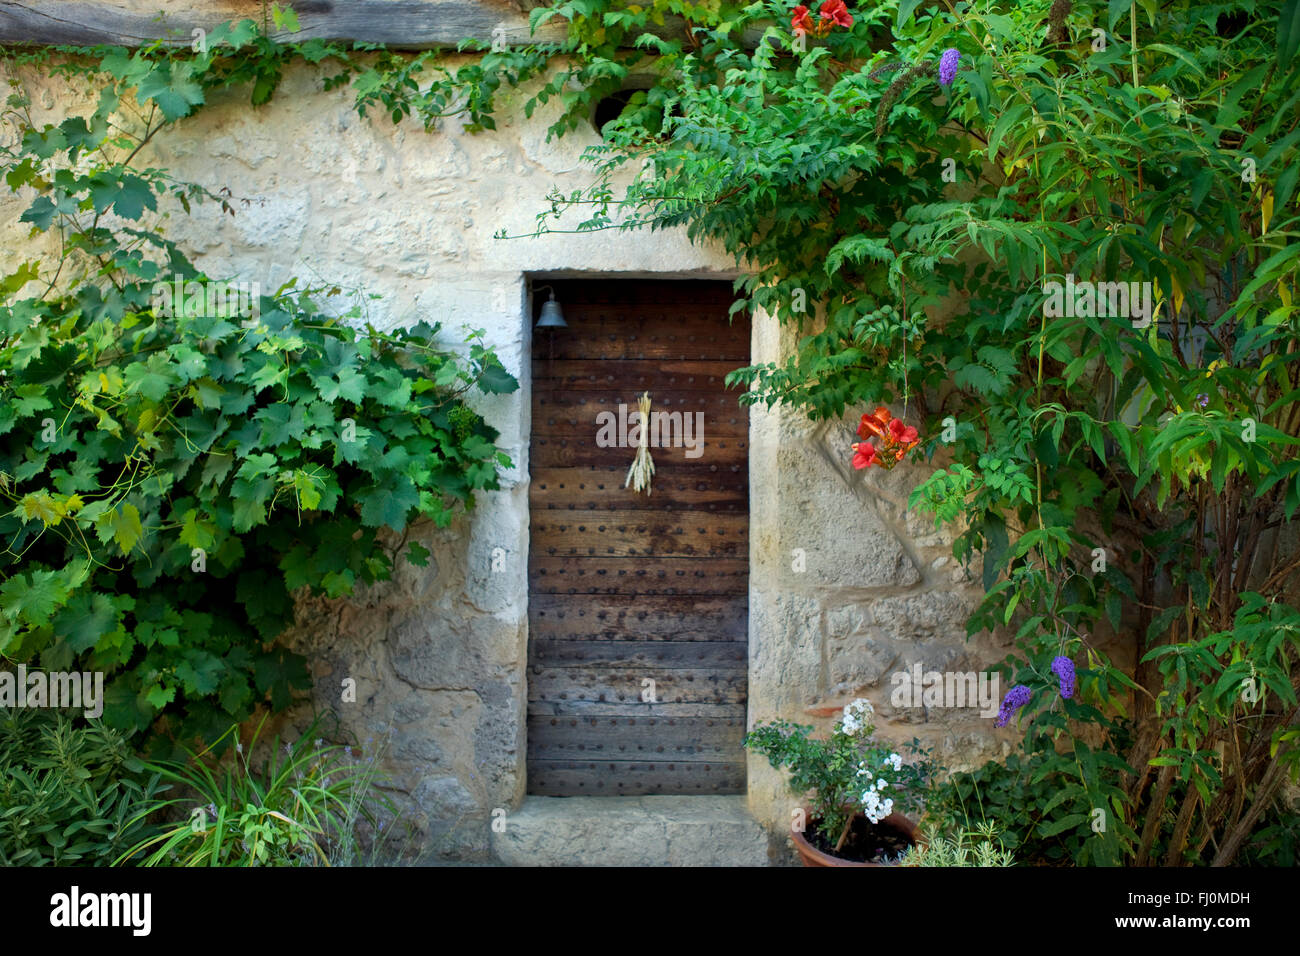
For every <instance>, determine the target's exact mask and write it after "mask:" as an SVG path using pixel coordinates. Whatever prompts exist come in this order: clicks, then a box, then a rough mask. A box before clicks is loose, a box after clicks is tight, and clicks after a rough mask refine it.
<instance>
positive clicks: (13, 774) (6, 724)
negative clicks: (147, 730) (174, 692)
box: [0, 708, 167, 866]
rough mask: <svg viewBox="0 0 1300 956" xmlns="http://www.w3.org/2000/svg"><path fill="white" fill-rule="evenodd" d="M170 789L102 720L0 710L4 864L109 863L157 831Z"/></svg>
mask: <svg viewBox="0 0 1300 956" xmlns="http://www.w3.org/2000/svg"><path fill="white" fill-rule="evenodd" d="M166 789H167V787H166V786H160V785H159V777H158V776H149V775H148V774H146V773H145V772H144V767H143V765H142V764H141V763H140V762H139V761H138V760H137V759H136V758H135V756H134V754H133V752H132V748H131V747H130V744H129V742H128V740H127V738H126V737H125V736H124V735H122V734H120V733H118V732H117V731H115V730H112V729H111V728H109V727H105V726H104V725H103V724H102V723H100V722H99V721H96V720H92V721H90V722H89V723H88V724H86V723H82V722H79V721H74V720H73V719H72V718H70V717H67V716H65V715H63V714H61V713H59V712H57V711H52V710H40V709H36V710H14V709H9V708H5V709H3V710H0V865H3V866H109V865H111V864H112V863H113V862H114V861H115V860H116V859H117V858H118V857H119V856H120V855H121V854H122V853H123V852H124V851H125V850H127V849H128V848H129V847H131V846H132V844H134V843H135V842H136V841H138V840H141V839H147V838H148V837H150V836H151V835H152V834H154V833H155V832H156V831H157V829H158V827H157V825H155V824H153V823H151V822H150V821H149V811H148V808H149V807H151V806H153V804H154V803H155V802H156V801H157V799H158V795H159V794H160V793H162V792H163V791H165V790H166Z"/></svg>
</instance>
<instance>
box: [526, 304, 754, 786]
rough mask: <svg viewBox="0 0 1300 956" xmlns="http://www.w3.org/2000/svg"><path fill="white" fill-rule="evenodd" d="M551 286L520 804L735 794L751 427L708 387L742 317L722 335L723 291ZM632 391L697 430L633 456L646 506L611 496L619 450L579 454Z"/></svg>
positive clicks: (541, 368)
mask: <svg viewBox="0 0 1300 956" xmlns="http://www.w3.org/2000/svg"><path fill="white" fill-rule="evenodd" d="M552 284H553V285H554V286H555V290H556V298H557V300H558V301H559V303H560V305H561V307H562V308H563V310H564V318H565V321H566V322H567V323H568V328H567V329H563V330H560V331H558V332H555V333H547V332H546V331H544V330H538V331H536V332H535V333H534V337H533V367H532V372H533V408H532V417H533V422H532V446H531V452H530V471H531V484H530V486H529V508H530V511H531V525H530V533H531V544H530V549H529V550H530V554H529V612H528V622H529V634H530V637H529V654H528V665H529V666H528V791H529V792H530V793H535V794H546V795H551V796H574V795H591V796H621V795H632V794H722V793H743V792H744V790H745V767H744V754H743V749H742V747H741V739H742V738H743V737H744V732H745V700H746V666H747V651H746V645H747V635H748V618H749V602H748V596H747V590H748V583H749V484H748V463H747V454H748V452H747V449H748V445H749V415H748V410H747V409H746V408H743V407H742V406H741V405H740V403H739V400H738V399H739V394H740V393H739V391H737V390H735V389H727V388H725V387H724V385H723V378H724V376H725V375H726V374H727V373H728V372H730V371H732V370H733V369H736V368H739V367H740V366H742V365H746V364H748V362H749V330H750V323H749V319H748V317H747V316H745V315H741V314H738V315H737V316H735V319H734V321H731V322H728V315H727V313H728V309H729V308H730V305H731V302H732V301H733V296H732V294H731V284H730V283H729V282H711V281H641V280H613V281H588V280H583V281H561V282H554V283H552ZM547 297H548V293H546V292H542V293H540V294H539V295H537V296H536V297H535V298H536V299H537V301H536V302H535V304H534V309H535V312H534V319H535V318H536V316H537V314H538V312H539V311H540V308H541V305H542V302H543V301H544V300H545V299H546V298H547ZM647 391H648V392H649V393H650V397H651V399H652V402H653V406H652V410H651V411H652V415H653V414H654V413H655V412H668V413H672V412H681V413H683V418H682V421H683V422H685V421H686V419H685V417H684V416H685V414H686V413H692V414H693V413H702V419H701V418H700V416H699V415H696V417H695V418H694V421H695V422H697V423H699V422H701V421H702V426H703V427H702V433H703V436H702V437H703V444H702V446H701V445H699V444H698V442H697V441H694V442H692V444H693V445H694V447H660V448H651V450H650V452H651V455H652V457H653V459H654V465H655V474H654V479H653V484H652V487H651V491H650V493H649V494H648V495H647V494H645V493H644V492H642V493H639V494H638V493H634V492H633V491H632V490H631V488H625V487H624V481H625V479H626V477H627V470H628V466H629V465H630V464H631V462H632V460H633V458H634V456H635V454H636V449H635V447H619V446H617V445H614V446H611V447H602V444H608V439H609V438H610V437H611V436H612V434H613V432H612V431H606V432H605V433H604V438H603V439H602V442H598V441H597V437H598V432H599V429H600V424H602V423H604V424H610V423H612V420H613V419H615V418H617V416H619V413H620V410H619V405H620V404H623V405H624V406H625V411H626V413H627V414H628V415H629V416H630V414H631V413H632V412H635V411H636V409H637V398H638V396H640V395H641V393H642V392H647ZM602 412H607V413H610V415H609V416H607V417H606V418H604V419H598V416H599V415H601V413H602ZM632 421H633V422H635V420H634V419H633V420H632ZM665 430H668V429H665ZM629 431H630V429H629ZM672 436H673V437H679V438H681V439H682V441H683V442H685V439H686V438H687V437H688V436H687V435H686V433H685V432H684V431H673V432H672ZM629 437H634V436H632V435H629ZM690 437H691V438H692V439H698V437H699V436H698V435H695V434H692V435H691V436H690ZM688 455H689V457H688ZM651 682H653V683H651ZM651 691H653V695H651V693H650V692H651ZM651 696H653V699H652V700H648V699H645V698H648V697H651Z"/></svg>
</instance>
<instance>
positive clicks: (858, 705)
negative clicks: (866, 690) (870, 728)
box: [840, 697, 876, 737]
mask: <svg viewBox="0 0 1300 956" xmlns="http://www.w3.org/2000/svg"><path fill="white" fill-rule="evenodd" d="M875 712H876V711H875V708H873V707H872V706H871V701H869V700H867V699H866V698H865V697H859V698H858V699H857V700H854V701H850V702H849V703H847V704H845V705H844V716H843V717H841V718H840V729H841V730H842V731H843V732H844V733H846V734H848V735H849V736H850V737H852V736H855V735H857V734H859V733H861V732H862V730H863V728H864V727H865V726H866V723H867V718H868V717H870V716H871V715H872V714H874V713H875Z"/></svg>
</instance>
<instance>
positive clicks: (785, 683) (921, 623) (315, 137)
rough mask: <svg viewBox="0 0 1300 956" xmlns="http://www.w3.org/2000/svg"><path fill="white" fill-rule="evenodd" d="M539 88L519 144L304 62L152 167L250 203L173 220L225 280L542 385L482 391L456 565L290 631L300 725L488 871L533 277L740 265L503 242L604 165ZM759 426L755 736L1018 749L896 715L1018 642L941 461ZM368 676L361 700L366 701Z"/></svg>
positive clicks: (17, 208)
mask: <svg viewBox="0 0 1300 956" xmlns="http://www.w3.org/2000/svg"><path fill="white" fill-rule="evenodd" d="M36 86H37V88H38V95H37V96H36V106H37V109H38V115H39V116H40V117H42V118H48V119H51V120H53V121H57V119H58V118H59V117H60V116H61V115H63V114H64V113H65V112H67V111H68V110H74V111H81V112H89V110H90V109H91V108H92V106H93V96H94V91H93V90H90V89H89V88H87V87H85V86H84V84H83V85H81V86H76V87H74V88H72V89H68V88H67V87H65V86H63V85H62V83H59V84H54V83H52V82H51V81H40V83H37V84H36ZM521 99H522V97H521V95H520V94H518V93H513V94H507V95H506V96H505V97H504V102H503V103H502V106H503V109H502V112H501V118H500V121H499V125H500V129H499V131H497V132H494V133H484V134H479V135H469V134H466V133H465V132H464V131H463V130H462V129H461V128H460V127H459V126H458V124H457V123H455V122H448V123H446V124H445V125H444V126H443V128H441V129H439V130H437V131H434V132H432V133H427V132H425V131H423V130H422V129H420V128H419V127H418V126H417V125H415V124H412V123H407V124H406V125H404V126H400V127H394V126H393V125H392V124H391V123H390V122H389V121H388V120H387V119H386V118H383V117H371V118H370V119H364V120H363V119H361V118H359V117H358V116H357V115H356V113H355V111H354V109H353V106H352V98H351V94H350V93H349V91H348V90H346V89H343V90H337V91H333V92H328V93H327V92H323V91H322V89H321V81H320V73H318V72H317V71H315V70H313V69H309V68H305V67H300V68H295V69H293V70H291V71H290V72H289V73H288V75H287V76H286V77H285V80H284V83H283V86H282V88H281V89H280V91H279V92H278V93H277V95H276V96H275V98H274V99H273V100H272V102H271V103H270V104H269V105H268V106H265V107H261V108H252V107H250V106H249V104H248V100H247V94H246V92H241V93H239V94H226V95H223V96H222V97H221V98H220V99H216V98H214V102H212V103H210V104H209V106H208V107H207V108H205V109H204V110H202V111H201V112H200V113H199V114H198V115H197V116H196V117H195V118H193V119H190V120H186V121H183V122H181V123H180V124H179V126H178V127H176V128H174V129H170V130H168V131H166V132H165V133H164V134H163V135H161V136H160V137H159V138H158V139H157V140H156V141H155V143H154V144H152V145H151V147H150V148H149V150H148V151H147V155H146V156H143V157H142V159H143V161H144V162H145V163H146V164H148V165H152V166H159V167H165V168H168V169H170V170H171V171H172V172H173V173H174V174H175V175H176V176H177V177H179V178H181V179H184V180H193V181H196V182H199V183H202V184H203V185H204V186H206V187H208V188H209V189H212V190H219V189H222V188H228V189H229V190H230V191H231V194H232V197H233V200H232V201H233V203H234V206H235V209H236V215H234V216H233V217H231V216H226V215H222V214H221V213H220V212H219V211H218V209H217V208H216V207H215V206H214V205H204V206H199V207H196V209H195V211H194V213H193V215H192V216H188V217H187V216H185V215H184V214H183V213H181V212H180V211H179V209H174V210H172V214H171V216H170V220H169V222H168V223H167V224H166V231H167V234H168V235H169V236H171V237H172V238H175V239H178V240H180V241H181V242H182V243H183V244H184V245H185V246H187V247H188V248H189V249H190V250H191V251H192V253H193V254H194V255H195V257H196V259H197V261H198V263H199V264H200V265H201V266H202V267H203V268H204V269H205V270H206V271H207V272H208V273H209V274H210V275H212V276H214V277H216V276H227V277H230V278H237V279H239V280H241V281H253V282H259V283H260V284H261V287H262V288H263V289H264V290H271V289H274V288H276V287H277V286H278V285H279V284H280V283H281V282H283V281H285V280H286V279H288V278H289V277H290V276H295V275H296V276H299V277H302V278H303V279H305V280H318V281H329V282H331V283H337V284H339V285H341V286H343V287H345V288H347V289H350V290H364V292H365V293H376V294H378V295H380V296H382V298H381V299H379V300H376V301H374V302H369V303H367V310H368V315H369V318H370V320H371V321H372V322H374V323H375V324H376V325H378V326H380V327H383V328H393V327H398V326H403V325H408V324H413V323H415V322H417V321H420V320H437V321H440V322H442V323H443V325H444V328H445V329H446V330H448V332H449V333H450V334H451V335H453V336H454V335H455V334H457V330H458V329H459V328H460V327H461V326H462V325H468V326H470V327H475V328H483V329H486V333H487V341H488V343H489V344H491V345H493V346H494V347H495V348H496V349H497V350H498V352H499V354H500V356H501V358H502V359H503V361H504V362H505V365H506V367H507V368H508V369H509V370H510V371H511V372H512V373H514V374H515V375H517V376H518V377H519V378H520V381H521V384H522V388H521V389H520V391H518V392H516V393H515V394H513V395H505V396H494V397H490V398H485V399H482V400H481V410H482V411H483V413H484V414H485V415H486V416H487V418H488V420H489V421H490V422H492V424H493V425H495V426H496V427H497V428H499V429H500V430H501V433H502V437H501V441H500V444H501V446H502V447H503V449H504V450H505V451H506V452H507V453H508V454H509V455H510V456H511V458H512V459H513V461H514V463H515V467H514V468H513V469H512V470H511V471H510V472H509V473H508V474H507V476H506V479H505V481H504V484H503V488H502V490H501V491H499V492H494V493H490V494H484V495H481V496H480V498H479V501H478V506H477V508H475V510H474V511H473V512H472V513H471V514H468V515H465V516H463V517H462V518H460V519H458V520H457V521H456V522H455V523H454V524H453V525H452V526H451V527H450V528H448V529H445V530H435V529H429V528H426V529H423V530H421V531H420V535H421V536H422V537H423V539H424V540H425V542H426V544H427V546H428V547H430V548H431V549H432V552H433V557H432V559H431V561H430V564H429V566H428V567H427V568H423V569H422V568H414V567H402V568H401V569H400V570H399V571H398V573H397V574H396V576H395V578H394V580H393V581H391V582H387V583H384V584H382V585H379V586H376V587H373V588H370V589H368V590H366V591H364V592H363V593H361V594H359V595H357V596H356V597H354V598H353V599H352V600H349V601H324V600H310V601H303V602H302V603H301V604H300V606H299V608H298V619H297V623H296V625H295V627H294V628H292V630H291V631H290V633H289V634H287V635H286V641H287V643H289V644H290V645H291V646H292V647H294V648H295V649H297V650H299V651H301V652H302V653H304V654H306V655H307V657H308V658H309V660H310V661H311V665H312V669H313V676H314V679H315V693H314V695H313V696H314V699H313V700H312V701H311V702H307V703H304V704H303V705H302V706H301V707H299V708H298V709H297V710H296V711H295V712H294V713H293V714H291V715H289V717H288V718H287V719H286V721H285V722H286V723H287V724H290V725H294V724H297V725H301V723H302V721H303V719H304V717H305V715H306V714H307V713H308V712H309V711H310V710H311V709H312V707H318V708H322V709H329V710H332V711H335V712H336V713H338V715H339V716H340V718H341V721H342V723H343V726H344V728H345V729H346V730H348V731H350V732H351V733H352V734H354V735H355V736H356V738H357V739H358V740H360V741H363V744H362V747H363V749H368V750H369V751H370V752H371V753H380V754H382V760H383V765H384V767H385V769H386V770H387V771H388V772H390V773H391V774H392V777H393V785H394V788H395V789H394V796H395V797H396V798H397V799H398V802H399V804H400V805H401V806H402V808H403V810H404V811H405V812H406V814H407V815H408V818H409V819H410V820H411V821H412V822H413V823H414V824H415V825H416V826H417V827H418V829H419V836H418V841H417V842H418V843H419V846H420V847H421V848H422V849H423V850H425V851H427V853H428V854H429V855H430V856H431V857H436V858H441V859H464V860H481V859H485V858H487V857H488V855H489V854H490V848H489V822H490V817H491V814H492V811H493V810H494V809H496V808H502V809H505V810H507V811H510V810H513V809H515V808H517V807H518V806H519V804H520V802H521V801H522V799H523V796H524V792H525V767H524V754H525V741H524V736H523V735H524V715H525V706H526V700H527V693H526V683H525V681H526V675H525V662H526V658H527V654H526V648H527V577H526V575H527V554H528V513H527V475H528V436H529V430H530V423H529V398H528V397H529V376H528V373H529V367H528V361H527V356H528V355H529V350H530V347H531V341H530V323H529V321H528V319H527V316H528V314H529V311H528V291H527V285H528V280H529V278H530V277H533V276H548V275H550V276H560V275H565V276H579V275H582V276H593V277H595V276H616V275H617V276H654V277H663V278H668V277H678V278H682V279H689V278H691V277H699V278H719V277H729V276H733V275H735V271H734V264H733V263H732V262H731V261H730V260H729V259H728V258H727V257H726V256H725V255H723V254H722V253H721V252H720V251H719V250H716V249H709V248H697V247H693V246H692V245H691V244H689V243H688V242H687V240H686V239H685V237H684V235H682V234H680V233H665V232H655V233H653V234H651V233H648V232H641V233H634V234H619V233H603V234H596V235H550V236H545V237H541V238H536V239H515V240H505V241H502V240H494V239H493V238H492V236H493V234H494V233H495V232H497V231H498V230H501V229H505V230H507V231H508V232H509V233H512V234H515V233H525V232H528V231H529V230H530V229H531V228H532V226H533V221H534V216H535V215H536V213H537V212H538V211H539V210H540V209H542V208H543V205H544V203H543V199H544V196H545V195H546V193H547V192H548V191H549V190H550V189H551V188H552V187H554V186H559V187H560V188H561V189H563V190H566V191H567V190H572V189H576V188H579V187H581V186H582V185H584V184H585V183H586V182H587V177H586V175H585V173H584V171H583V169H582V166H581V162H580V157H581V154H582V151H583V149H584V148H585V147H586V146H588V145H590V144H592V143H594V142H595V141H596V135H595V133H594V131H591V130H584V131H582V132H579V133H576V134H573V135H570V136H567V137H565V138H563V139H561V140H559V141H556V142H550V143H548V142H546V138H545V129H546V127H547V126H548V125H549V124H550V122H551V121H552V118H553V116H552V114H551V111H548V110H541V111H539V112H538V114H536V115H535V116H534V117H533V118H532V119H531V120H528V121H526V120H524V119H523V117H522V115H520V114H519V112H518V111H517V110H512V109H511V102H514V103H516V104H517V103H518V102H519V101H520V100H521ZM123 119H124V121H127V122H129V119H128V118H126V117H124V118H123ZM26 201H27V200H26V199H25V198H24V199H23V200H21V201H17V202H16V201H13V200H5V201H4V210H3V215H0V223H3V226H0V228H3V230H4V233H3V238H4V239H5V240H6V241H5V242H4V244H3V247H4V251H3V252H0V258H2V259H3V261H2V262H0V267H3V268H6V269H7V270H12V269H13V268H14V267H15V265H16V263H17V262H18V261H20V260H21V257H22V256H21V254H22V253H23V252H25V251H27V250H28V249H30V247H24V243H25V242H26V241H27V240H26V238H25V235H26V229H25V227H20V226H19V225H18V224H17V217H18V215H19V214H20V212H21V210H22V208H24V203H25V202H26ZM343 298H344V299H347V297H346V296H345V297H343ZM349 304H350V300H348V301H346V302H344V301H340V305H339V308H340V310H342V309H343V308H345V307H346V306H347V305H349ZM788 335H789V333H788V332H783V331H781V330H778V329H777V328H776V326H775V323H774V322H773V321H772V320H771V319H770V318H767V317H764V316H759V317H757V318H756V321H755V323H754V339H753V347H754V358H755V359H756V360H770V359H774V358H777V357H778V356H779V355H781V354H782V352H783V350H784V349H786V348H788V347H789V345H790V341H789V339H788ZM864 398H867V399H870V398H871V396H864ZM895 412H896V413H901V412H902V409H895ZM751 421H752V426H751V428H752V433H751V439H752V441H751V462H750V483H751V522H752V527H751V541H752V544H751V549H752V550H751V564H752V571H751V615H750V621H751V624H750V655H751V658H750V702H751V707H750V719H751V722H753V721H757V720H766V719H770V718H773V717H787V718H790V719H794V720H799V721H803V722H809V721H816V722H818V723H819V724H820V725H822V726H827V727H828V726H829V725H830V723H831V720H832V715H833V714H834V713H836V712H837V711H838V709H839V707H840V706H842V704H843V703H844V702H846V701H847V700H850V699H852V698H853V697H855V696H860V695H866V696H869V697H871V698H872V699H873V701H874V702H875V703H876V706H877V710H878V712H879V713H880V715H881V717H882V721H881V725H882V732H883V733H885V734H886V735H889V736H891V737H892V738H896V739H900V740H902V739H910V738H911V737H912V736H914V735H915V736H920V737H922V738H923V739H925V740H927V741H929V742H931V743H933V744H934V745H935V747H936V750H937V755H938V756H939V757H940V758H941V759H942V760H944V762H945V763H947V764H948V765H949V766H953V767H960V766H970V765H973V764H975V763H978V762H980V761H981V760H982V759H986V758H987V757H988V756H991V755H993V754H996V753H1002V752H1005V751H1006V750H1007V749H1008V747H1009V743H1008V742H1009V741H1010V740H1011V739H1013V737H1012V734H1011V732H1009V731H1008V732H1006V736H1005V737H998V736H995V735H994V734H993V732H992V731H991V726H990V723H991V722H990V721H988V720H986V719H985V720H980V719H978V718H976V717H975V716H974V713H975V712H974V711H963V712H955V711H954V712H948V711H936V710H934V709H925V708H909V709H903V710H897V709H895V708H892V707H891V706H890V704H889V689H890V682H889V675H890V674H891V673H893V672H894V671H896V670H900V669H905V668H906V667H908V666H910V665H911V664H912V663H913V662H921V663H923V664H924V666H925V668H926V669H927V670H931V669H933V670H979V669H981V668H983V667H985V666H987V664H988V663H990V662H992V661H994V660H997V659H1000V658H1001V657H1002V656H1003V655H1004V654H1005V653H1006V648H1005V647H1003V646H999V645H996V644H994V643H991V642H979V643H973V644H968V643H967V642H966V639H965V628H964V620H965V617H966V615H967V613H968V611H969V610H970V608H971V607H972V606H973V603H974V602H975V601H976V600H977V598H978V595H979V593H980V589H979V588H978V586H977V583H976V582H977V581H978V577H977V576H976V577H972V576H971V575H970V574H968V573H967V571H966V570H964V569H962V568H960V567H958V566H956V565H955V563H954V562H953V560H952V558H951V552H950V540H949V538H948V537H946V536H943V535H938V534H936V533H934V531H933V528H932V525H931V524H930V522H929V521H928V519H923V518H919V517H917V516H915V515H911V514H909V513H908V512H907V510H906V507H905V503H906V498H907V493H908V491H909V489H910V487H911V486H912V484H913V483H914V482H915V481H916V480H917V479H918V478H919V477H921V476H923V475H924V474H926V473H927V469H926V468H925V467H923V466H922V467H904V468H899V469H896V470H894V471H892V472H888V473H885V472H880V471H878V470H875V469H872V470H871V471H870V472H869V473H855V472H854V471H853V470H852V468H851V467H850V466H849V456H850V452H849V448H848V446H849V443H850V442H851V441H853V440H854V439H853V437H852V434H853V431H852V430H853V422H850V421H847V420H846V422H844V423H832V424H819V425H813V424H811V423H809V422H807V421H806V420H804V419H802V418H801V417H800V416H798V415H794V414H791V413H789V412H781V411H777V412H768V411H764V410H762V409H760V408H756V409H754V411H753V414H752V417H751ZM497 548H500V549H502V551H501V552H498V556H499V557H501V558H502V559H503V561H502V562H498V566H499V567H500V568H501V570H498V571H496V572H493V571H492V570H491V569H492V566H493V562H492V556H493V553H494V549H497ZM796 549H801V550H802V552H803V554H804V558H803V559H802V560H804V561H805V562H806V565H805V567H804V569H803V570H801V571H797V570H795V560H796V557H795V552H796ZM972 573H973V574H975V575H977V574H978V569H975V570H974V571H973V572H972ZM346 678H352V679H353V680H355V681H356V688H357V693H356V700H355V702H345V701H344V700H343V699H342V693H341V691H342V685H343V681H344V679H346ZM792 804H793V798H792V797H791V795H790V794H789V793H788V792H786V790H785V788H784V786H783V784H782V783H781V778H780V776H779V775H778V774H776V773H775V772H774V771H772V770H771V769H770V768H769V767H768V766H767V764H766V761H765V760H762V759H761V758H760V759H751V761H750V807H751V810H752V812H753V813H754V815H755V816H756V817H757V818H758V819H760V820H761V821H762V822H764V823H765V824H767V825H768V826H770V827H771V828H772V831H773V834H774V837H773V839H774V844H776V845H780V844H782V843H783V842H784V839H785V837H784V828H785V826H786V825H787V823H788V819H789V818H788V813H789V809H790V807H791V806H792Z"/></svg>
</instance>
